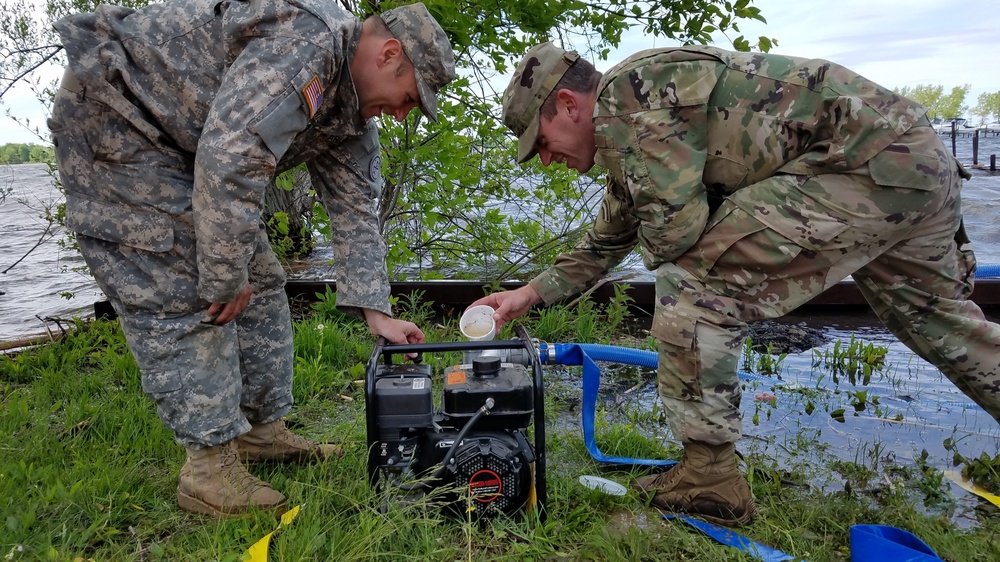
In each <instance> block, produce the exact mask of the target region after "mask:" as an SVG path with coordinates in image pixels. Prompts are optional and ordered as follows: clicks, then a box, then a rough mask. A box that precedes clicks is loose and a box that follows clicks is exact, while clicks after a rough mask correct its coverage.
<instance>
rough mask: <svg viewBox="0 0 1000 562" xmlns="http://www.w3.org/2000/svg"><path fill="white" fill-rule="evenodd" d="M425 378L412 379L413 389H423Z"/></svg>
mask: <svg viewBox="0 0 1000 562" xmlns="http://www.w3.org/2000/svg"><path fill="white" fill-rule="evenodd" d="M425 380H426V379H413V390H423V389H424V381H425Z"/></svg>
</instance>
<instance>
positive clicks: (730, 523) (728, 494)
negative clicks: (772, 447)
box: [631, 441, 757, 527]
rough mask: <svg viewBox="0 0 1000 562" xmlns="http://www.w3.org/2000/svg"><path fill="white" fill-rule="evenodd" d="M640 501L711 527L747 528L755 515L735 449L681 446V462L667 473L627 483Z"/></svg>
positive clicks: (725, 445)
mask: <svg viewBox="0 0 1000 562" xmlns="http://www.w3.org/2000/svg"><path fill="white" fill-rule="evenodd" d="M631 486H632V489H634V490H636V491H637V492H639V495H640V497H642V499H643V500H646V501H648V502H649V503H650V504H651V505H653V506H655V507H658V508H660V509H663V510H665V511H670V512H675V513H684V514H689V515H695V516H698V517H700V518H702V519H705V520H707V521H710V522H712V523H716V524H719V525H725V526H727V527H735V526H737V525H748V524H750V523H751V522H753V519H754V517H755V516H756V514H757V507H756V506H755V505H754V503H753V495H752V494H751V493H750V486H749V485H748V484H747V481H746V478H744V477H743V475H742V474H740V471H739V470H738V469H737V468H736V445H734V444H732V443H725V444H722V445H708V444H707V443H699V442H695V441H692V442H690V443H685V444H684V458H683V459H682V460H681V462H679V463H677V464H676V465H675V466H673V467H672V468H671V469H670V470H668V471H666V472H663V473H660V474H650V475H649V476H642V477H639V478H636V479H635V480H633V481H632V482H631Z"/></svg>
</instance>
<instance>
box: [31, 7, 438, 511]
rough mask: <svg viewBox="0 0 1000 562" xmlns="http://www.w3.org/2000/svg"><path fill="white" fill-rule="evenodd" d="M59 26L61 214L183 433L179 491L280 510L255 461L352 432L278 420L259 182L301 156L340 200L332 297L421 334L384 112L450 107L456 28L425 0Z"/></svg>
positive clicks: (208, 10)
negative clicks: (386, 186)
mask: <svg viewBox="0 0 1000 562" xmlns="http://www.w3.org/2000/svg"><path fill="white" fill-rule="evenodd" d="M55 28H56V30H57V31H58V33H59V34H60V37H61V38H62V41H63V45H64V47H65V49H66V55H67V58H68V61H69V64H68V67H67V71H66V75H65V77H64V79H63V83H62V87H61V89H60V92H59V94H58V96H57V98H56V100H55V106H54V109H53V116H52V118H51V119H50V121H49V128H50V130H51V132H52V135H53V143H54V144H55V147H56V148H55V151H56V157H57V160H58V163H59V173H60V178H61V181H62V184H63V187H64V188H65V193H66V225H67V226H68V227H69V228H70V229H71V230H72V231H73V232H75V233H76V236H77V241H78V242H79V245H80V249H81V252H82V254H83V256H84V258H85V259H86V262H87V264H88V266H89V267H90V269H91V271H92V273H93V274H94V277H95V279H96V280H97V283H98V285H99V286H100V287H101V289H102V290H103V291H104V292H105V294H106V295H107V296H108V298H109V299H110V301H111V302H112V304H113V305H114V307H115V309H116V311H117V312H118V315H119V316H120V318H121V322H122V327H123V329H124V332H125V336H126V338H127V339H128V343H129V347H130V348H131V350H132V353H133V355H134V356H135V358H136V361H137V362H138V364H139V367H140V369H141V372H142V388H143V390H144V391H145V392H146V393H147V394H148V395H149V396H150V398H151V399H152V400H153V401H154V402H155V403H156V406H157V411H158V413H159V415H160V418H161V419H162V420H163V422H164V424H165V425H166V426H167V427H169V428H170V429H171V430H172V431H173V433H174V435H175V438H176V440H177V442H178V443H179V444H181V445H182V446H184V447H185V448H186V449H187V462H186V463H185V465H184V467H183V468H182V469H181V472H180V479H179V480H180V481H179V485H178V492H177V497H178V503H179V504H180V506H181V507H182V508H183V509H185V510H189V511H196V512H201V513H207V514H211V515H216V516H222V515H227V514H231V513H238V512H242V511H246V510H247V509H249V508H250V507H255V506H256V507H262V508H276V509H278V510H281V509H283V508H284V505H285V504H286V498H285V497H284V496H283V495H282V494H280V493H279V492H277V491H275V490H274V489H273V488H271V486H270V485H268V484H267V483H265V482H263V481H260V480H258V479H256V478H255V477H253V476H252V475H250V474H249V473H248V472H247V471H246V469H245V468H244V466H243V462H244V461H248V460H260V459H271V460H279V461H303V460H308V459H316V458H322V457H325V456H328V455H331V454H338V453H339V448H338V447H335V446H333V445H328V444H317V443H312V442H309V441H306V440H305V439H302V438H301V437H299V436H297V435H295V434H293V433H291V432H290V431H289V430H288V429H287V428H286V427H285V425H284V422H283V421H282V418H283V416H284V415H285V414H286V413H287V412H288V411H289V409H290V408H291V406H292V386H291V385H292V366H293V358H292V331H291V318H290V314H289V308H288V302H287V298H286V296H285V293H284V290H283V287H284V283H285V274H284V272H283V270H282V267H281V265H280V264H279V263H278V261H277V259H276V258H275V255H274V253H273V252H272V250H271V247H270V246H269V244H268V240H267V237H266V235H265V232H264V230H263V227H262V224H261V206H262V201H263V196H264V191H265V188H267V186H268V185H269V184H270V183H271V182H272V180H273V179H274V177H275V176H276V175H277V174H279V173H281V172H282V171H284V170H288V169H290V168H292V167H294V166H297V165H299V164H302V163H305V164H306V166H307V168H308V170H309V172H310V176H311V179H312V186H313V188H314V189H315V190H316V192H317V193H318V194H319V196H320V197H321V199H322V201H323V203H324V205H325V206H326V209H327V212H328V213H329V216H330V222H331V225H332V228H331V231H332V236H333V248H334V255H335V265H336V267H337V289H338V294H337V305H338V306H339V307H341V308H342V309H344V310H346V311H348V312H350V313H352V314H354V315H356V316H359V317H363V318H364V319H365V320H366V321H367V322H368V325H369V327H370V329H371V331H372V332H373V333H375V334H379V335H383V336H385V337H386V338H387V339H388V340H390V341H393V342H397V343H407V342H410V343H415V342H422V341H424V335H423V333H422V332H421V331H420V329H419V328H418V327H417V326H416V325H414V324H413V323H410V322H405V321H402V320H397V319H393V318H392V317H391V315H390V314H391V313H390V310H389V300H388V297H389V284H388V275H387V272H386V267H385V257H386V247H385V243H384V240H383V238H382V236H381V235H380V233H379V229H378V220H377V215H376V213H375V203H376V201H377V199H378V196H379V192H380V190H381V188H382V177H381V170H380V158H379V141H378V131H377V129H376V126H375V122H374V120H373V119H372V118H373V117H376V116H378V115H381V114H386V115H392V116H394V117H395V118H396V119H398V120H403V119H405V118H406V116H407V114H408V113H409V112H410V110H412V109H413V108H414V107H416V106H418V105H419V106H420V108H421V109H422V111H423V113H424V114H425V115H426V116H427V117H429V118H431V119H434V118H436V107H437V105H436V95H437V92H438V90H439V89H440V88H441V87H442V86H444V85H445V84H446V83H448V82H449V81H450V80H451V79H452V78H453V77H454V72H455V68H454V64H455V63H454V55H453V54H452V51H451V47H450V45H449V44H448V41H447V38H446V37H445V35H444V32H443V30H442V29H441V27H440V25H438V23H437V22H436V21H435V20H434V18H433V17H432V16H431V15H430V13H429V12H428V11H427V9H426V8H425V7H424V5H423V4H412V5H409V6H404V7H400V8H397V9H394V10H390V11H387V12H385V13H384V14H382V15H381V16H372V17H370V18H367V19H366V20H365V21H364V22H361V21H359V20H358V19H357V18H355V17H354V16H353V15H352V14H350V13H348V12H346V11H345V10H343V9H342V8H340V7H338V5H337V3H336V2H329V1H326V0H297V1H295V2H288V1H286V0H260V1H254V2H250V1H246V0H226V1H222V2H215V1H208V0H170V1H167V2H164V3H160V4H153V5H150V6H148V7H146V8H143V9H140V10H131V9H128V8H122V7H116V6H106V5H105V6H101V7H99V8H98V9H97V10H96V11H95V12H92V13H81V14H76V15H73V16H69V17H67V18H64V19H62V20H60V21H58V22H57V23H56V24H55Z"/></svg>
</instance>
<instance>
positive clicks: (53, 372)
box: [0, 295, 1000, 562]
mask: <svg viewBox="0 0 1000 562" xmlns="http://www.w3.org/2000/svg"><path fill="white" fill-rule="evenodd" d="M332 298H333V297H332V296H331V295H326V296H325V297H324V298H323V299H322V300H321V301H320V302H319V303H318V304H317V305H316V307H315V310H314V311H313V313H312V314H310V315H309V316H308V317H306V318H304V319H302V320H299V321H297V322H296V326H295V353H296V363H295V365H296V374H295V377H296V378H295V391H294V392H295V401H296V406H295V407H294V409H293V410H292V413H291V415H290V417H289V423H290V424H291V425H293V426H294V427H295V428H296V431H298V432H300V433H302V434H304V435H307V436H309V437H311V438H314V439H322V440H331V441H339V442H342V443H344V444H345V446H346V449H347V451H348V454H347V455H346V456H345V457H344V458H343V459H340V460H338V461H333V462H328V463H325V464H319V465H311V466H285V465H276V464H257V465H252V466H251V470H252V471H253V472H254V473H255V474H257V475H258V476H260V477H262V478H264V479H266V480H268V481H269V482H271V483H272V484H273V485H274V486H275V487H276V488H277V489H279V490H281V491H282V492H284V493H285V494H286V495H288V496H289V498H290V500H291V501H292V502H293V503H294V504H301V505H302V506H303V507H302V510H301V513H300V514H299V516H298V518H297V519H296V520H295V521H294V522H293V523H292V524H291V525H290V526H288V527H286V528H284V529H282V530H281V532H280V533H278V534H276V535H275V536H274V537H273V538H272V541H271V549H270V558H269V559H270V560H272V561H275V560H290V561H303V560H352V561H353V560H365V561H380V560H386V561H390V560H391V561H399V560H414V561H415V560H420V561H423V560H447V561H453V560H470V561H473V560H474V561H485V560H518V561H520V560H612V561H617V560H636V561H639V560H712V561H746V560H749V559H750V558H749V557H748V556H747V555H745V554H742V553H739V552H737V551H735V550H732V549H728V548H725V547H722V546H719V545H716V544H715V543H713V542H711V541H710V540H709V539H707V538H705V537H704V536H702V535H700V534H697V533H695V532H692V531H689V530H688V529H687V528H686V527H685V526H683V525H681V524H674V523H664V522H662V521H660V519H659V514H658V513H657V512H656V511H655V510H653V509H649V508H647V507H646V506H644V505H643V504H642V502H641V501H640V500H639V499H638V498H637V497H636V496H635V495H634V494H633V493H632V492H629V494H628V495H626V496H624V497H615V496H607V495H603V494H601V493H600V492H597V491H593V490H589V489H587V488H584V487H583V486H580V485H579V484H578V482H577V480H576V479H577V477H578V476H579V475H581V474H600V475H602V476H605V477H608V478H611V479H613V480H616V481H618V482H621V483H627V481H628V480H629V479H630V478H631V477H633V476H635V475H638V474H640V473H642V470H641V469H621V468H605V467H601V466H598V465H596V464H595V463H594V461H592V460H591V459H590V458H589V456H588V455H587V453H586V449H585V448H584V445H583V440H582V436H581V434H580V431H579V428H578V421H577V420H578V418H579V408H578V402H574V401H573V399H572V396H573V394H574V392H576V394H577V395H578V390H576V389H575V388H574V382H575V381H576V380H578V378H574V377H577V376H578V373H576V372H575V371H573V370H572V369H569V370H566V371H563V372H561V373H560V375H559V377H553V378H554V380H553V381H552V388H547V401H548V402H549V403H548V404H547V405H546V411H547V413H548V415H549V416H548V417H549V419H548V420H547V426H548V427H547V434H548V439H547V443H546V448H547V453H548V459H549V478H548V481H547V487H548V497H549V504H548V518H547V519H546V520H545V521H544V522H541V521H539V520H538V518H537V517H535V516H534V515H532V514H525V515H523V516H518V517H513V518H498V519H495V520H492V521H489V522H486V523H483V524H480V523H474V522H470V521H466V520H462V519H461V518H457V517H452V516H448V515H446V514H445V513H442V512H439V511H436V510H433V509H428V508H427V507H426V506H422V505H413V506H407V507H403V506H396V507H395V508H393V509H390V510H389V512H388V513H386V514H382V513H380V510H379V508H378V506H379V504H380V502H379V498H377V497H375V494H374V493H373V492H372V491H371V490H370V489H369V487H368V486H367V484H366V468H365V443H366V436H365V417H364V396H363V392H362V390H361V389H360V388H359V387H358V386H357V385H356V384H355V383H354V381H355V380H357V379H360V378H362V377H363V375H364V363H365V361H366V360H367V358H368V356H369V354H370V353H371V349H372V345H373V341H372V337H371V335H370V334H369V333H368V330H367V327H366V326H364V325H363V324H361V323H359V322H357V321H355V320H353V319H350V318H347V317H344V316H342V315H340V314H338V313H337V312H336V311H335V309H334V308H333V306H332ZM402 301H403V302H399V303H396V304H397V306H399V307H400V308H401V309H404V312H403V314H402V315H403V316H404V317H407V318H409V319H411V320H414V321H416V322H417V323H418V324H419V325H421V326H422V327H423V329H424V331H425V333H426V334H427V335H428V336H429V339H431V340H434V341H442V340H454V339H456V334H457V329H456V328H455V326H456V323H457V318H454V317H445V318H437V317H435V316H434V314H433V312H432V307H430V306H428V305H426V304H425V303H422V302H421V300H420V296H419V295H413V296H411V297H410V298H407V299H402ZM624 308H627V302H625V301H624V300H621V301H618V302H617V303H616V304H613V305H612V307H611V308H609V309H606V310H602V309H598V308H597V307H594V306H592V305H584V306H579V304H578V305H577V307H575V308H574V309H572V310H570V309H567V308H559V307H557V308H552V309H547V310H545V311H541V312H539V313H538V314H536V315H533V317H531V318H529V319H527V320H526V323H527V327H528V330H529V333H531V334H532V335H535V336H537V337H540V338H542V339H546V340H548V341H595V342H602V343H614V342H616V341H621V337H622V336H623V332H624V331H625V327H624V326H625V324H624V322H625V320H626V318H627V315H626V314H623V313H622V310H623V309H624ZM582 317H586V318H582ZM506 330H509V328H507V327H505V332H502V333H501V334H500V336H499V337H501V338H505V337H510V333H509V332H507V331H506ZM543 333H544V334H545V335H544V337H543V336H542V334H543ZM629 341H632V342H635V341H639V342H643V341H647V343H648V340H645V335H639V336H638V337H631V338H630V340H629ZM629 345H631V346H633V347H634V346H635V345H633V344H629ZM432 364H433V365H435V367H434V368H435V373H440V372H441V366H443V364H444V361H443V360H441V361H440V364H435V363H433V362H432ZM861 373H862V376H863V369H862V370H861ZM547 376H549V375H547ZM620 376H621V377H622V379H624V385H623V386H626V387H628V386H633V387H637V386H639V385H641V384H642V382H641V381H640V382H639V384H638V385H633V383H634V382H635V381H634V379H635V378H636V377H640V378H641V375H637V374H636V373H635V372H634V371H629V370H626V371H625V372H624V373H623V374H621V375H620ZM647 384H649V383H648V381H647ZM602 408H605V410H603V411H601V412H599V413H598V416H597V419H598V420H599V422H598V428H597V429H598V431H597V433H598V445H599V447H600V448H601V449H602V450H603V451H604V452H606V453H609V454H618V455H624V456H643V457H656V456H668V457H671V458H677V456H678V455H679V453H680V450H679V448H677V447H676V446H670V447H669V448H667V449H664V448H663V445H662V441H661V439H660V437H662V422H663V419H662V418H663V415H662V409H661V408H659V406H658V405H656V404H654V405H653V406H652V409H650V407H649V405H648V404H646V405H645V406H643V405H642V404H641V403H633V402H628V401H616V402H613V403H610V404H607V403H606V404H604V405H603V406H602ZM820 440H821V437H820V435H819V434H818V432H817V433H815V434H814V433H807V432H803V433H801V434H799V435H797V436H796V438H795V439H794V440H789V441H788V442H786V443H784V444H782V447H781V450H782V454H781V456H780V458H779V457H778V456H776V454H755V453H750V454H748V455H747V457H746V459H745V467H744V468H745V470H746V472H747V474H748V477H749V479H750V481H751V486H752V488H753V491H754V495H755V497H756V498H757V502H758V507H759V509H760V518H759V520H758V521H757V522H756V523H755V524H754V525H752V526H750V527H747V528H744V529H742V530H741V532H743V533H744V534H746V535H748V536H749V537H751V538H753V539H755V540H758V541H760V542H763V543H765V544H768V545H771V546H773V547H775V548H779V549H781V550H784V551H785V552H788V553H790V554H793V555H795V556H798V557H800V558H799V559H801V560H810V561H813V562H816V561H823V560H847V559H849V554H848V542H849V541H848V529H849V527H850V525H851V524H852V523H872V524H886V525H894V526H897V527H901V528H904V529H907V530H909V531H911V532H913V533H915V534H916V535H918V536H919V537H920V538H922V539H923V540H924V541H925V542H927V543H928V544H930V545H931V547H933V548H934V549H935V550H936V551H937V552H938V553H939V554H940V555H941V556H942V557H943V558H944V559H945V560H954V561H957V560H990V559H994V560H995V559H1000V546H998V545H1000V537H998V536H997V535H998V532H1000V523H998V518H997V517H996V516H995V515H989V514H983V515H982V517H981V519H980V521H979V522H978V524H976V525H973V526H972V527H971V528H960V527H958V526H956V524H954V523H953V522H952V520H951V519H950V517H949V510H950V509H951V508H952V507H953V504H954V502H953V501H951V502H950V501H949V500H948V498H947V495H948V494H947V493H946V492H944V491H943V490H942V486H944V485H945V484H944V482H943V480H942V478H941V473H940V472H939V471H937V470H935V469H933V468H929V467H927V466H926V464H920V463H919V462H918V465H919V466H918V467H915V468H913V469H905V468H900V467H898V466H889V465H887V463H885V462H884V460H883V459H882V456H883V455H882V454H881V452H880V445H879V444H878V443H869V444H866V445H865V446H864V447H862V449H861V450H859V451H858V452H857V453H856V458H855V461H854V462H845V461H843V460H837V461H834V460H822V459H824V456H823V449H824V447H823V445H822V443H820ZM183 457H184V453H183V450H182V449H181V448H180V447H178V446H177V445H176V444H175V443H174V441H173V438H172V436H171V434H170V433H169V432H168V431H167V430H166V429H164V428H163V426H162V425H161V424H160V422H159V419H158V418H157V416H156V412H155V409H154V407H153V405H152V403H151V402H150V401H149V400H148V399H147V398H146V397H145V396H144V395H143V393H142V391H141V387H140V382H139V372H138V369H137V367H136V365H135V363H134V361H133V360H132V358H131V356H130V354H129V352H128V349H127V347H126V345H125V342H124V339H123V337H122V334H121V332H120V330H119V329H118V326H117V324H116V323H109V322H102V321H95V322H92V323H88V324H84V323H79V324H78V325H77V329H76V330H74V331H72V332H71V333H70V334H69V335H67V336H66V337H64V338H63V339H62V340H60V341H59V342H58V343H54V344H50V345H46V346H41V347H37V348H34V349H31V350H28V351H24V352H22V353H19V354H17V355H14V356H0V510H2V519H0V557H3V558H0V559H2V560H67V561H76V560H83V561H89V560H95V561H104V560H143V561H146V560H170V561H174V560H196V561H204V560H227V561H235V560H241V559H242V558H243V555H244V553H245V552H246V550H247V548H249V547H250V546H251V545H252V544H253V543H255V542H256V541H257V540H259V539H260V538H261V537H263V536H264V535H265V534H267V533H269V532H271V531H272V530H274V529H275V528H276V527H277V522H276V520H275V519H274V517H273V516H271V515H270V514H267V513H251V514H248V515H246V516H243V517H238V518H234V519H228V520H214V519H210V518H206V517H202V516H197V515H192V514H187V513H183V512H181V511H179V510H178V509H177V507H176V503H175V490H176V479H177V471H178V469H179V468H180V466H181V463H182V462H183ZM816 459H820V460H816ZM974 468H975V470H974V472H978V473H984V472H986V473H991V474H993V475H994V476H995V474H996V463H995V461H993V460H991V459H986V458H983V459H980V462H979V464H978V465H976V466H975V467H974ZM823 479H826V480H828V481H835V482H837V483H839V484H840V486H839V488H840V489H841V490H842V491H839V492H837V493H829V492H825V491H823V490H822V489H820V488H819V487H817V486H814V485H811V483H812V482H816V481H817V480H823Z"/></svg>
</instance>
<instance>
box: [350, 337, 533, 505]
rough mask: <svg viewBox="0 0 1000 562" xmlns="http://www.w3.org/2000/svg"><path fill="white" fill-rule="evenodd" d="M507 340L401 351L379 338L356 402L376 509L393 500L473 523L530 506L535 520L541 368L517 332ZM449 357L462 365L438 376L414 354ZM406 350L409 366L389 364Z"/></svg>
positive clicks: (402, 348)
mask: <svg viewBox="0 0 1000 562" xmlns="http://www.w3.org/2000/svg"><path fill="white" fill-rule="evenodd" d="M516 334H517V338H516V339H512V340H506V341H469V342H445V343H428V344H410V345H386V343H385V340H384V339H382V338H380V339H379V342H378V343H377V344H376V346H375V350H374V351H373V353H372V356H371V359H370V361H369V363H368V368H367V371H366V379H365V405H366V423H367V431H368V477H369V483H370V484H371V485H372V486H373V487H375V488H376V489H377V490H379V491H380V492H384V495H383V498H385V502H384V503H383V509H389V508H390V507H391V504H392V502H393V501H400V502H415V501H428V502H430V503H435V504H442V505H444V506H446V507H448V508H450V509H452V510H453V511H455V512H457V513H460V514H463V515H465V514H468V515H470V516H472V517H475V518H484V517H493V516H497V515H501V514H504V515H514V514H517V513H519V512H523V511H530V510H537V511H538V512H539V515H540V516H541V517H544V513H545V511H544V507H545V498H546V493H545V423H544V395H543V392H544V387H543V386H542V369H541V364H540V361H539V358H538V352H537V351H536V349H535V346H534V343H533V342H532V340H531V338H530V337H529V336H528V334H527V332H526V331H525V330H524V328H522V327H519V328H518V329H517V330H516ZM455 351H461V352H462V353H463V362H462V363H460V364H457V365H452V366H449V367H447V368H446V369H444V370H443V372H442V373H440V377H436V376H435V375H436V373H434V372H432V369H431V366H430V365H427V364H424V363H421V362H419V361H420V360H421V359H422V357H423V355H424V354H428V353H444V352H455ZM412 353H416V354H418V360H417V362H415V363H394V362H393V356H396V355H399V356H405V354H412ZM438 379H440V380H438ZM435 380H438V384H437V385H435V384H434V383H435ZM436 386H437V387H440V392H441V399H440V406H439V407H435V404H434V392H435V391H434V388H435V387H436ZM532 422H534V423H533V424H532Z"/></svg>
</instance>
